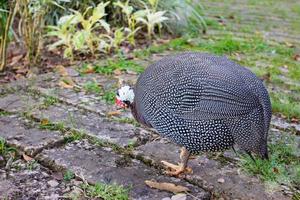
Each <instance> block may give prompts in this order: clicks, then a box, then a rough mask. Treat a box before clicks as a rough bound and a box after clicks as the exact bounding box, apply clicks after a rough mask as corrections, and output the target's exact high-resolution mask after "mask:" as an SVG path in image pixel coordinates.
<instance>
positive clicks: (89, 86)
mask: <svg viewBox="0 0 300 200" xmlns="http://www.w3.org/2000/svg"><path fill="white" fill-rule="evenodd" d="M83 88H84V90H85V91H86V92H87V93H94V94H99V93H100V92H102V88H101V87H100V86H99V85H98V83H97V82H96V81H87V82H86V83H85V84H84V85H83Z"/></svg>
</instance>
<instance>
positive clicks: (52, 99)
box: [43, 96, 59, 108]
mask: <svg viewBox="0 0 300 200" xmlns="http://www.w3.org/2000/svg"><path fill="white" fill-rule="evenodd" d="M58 102H59V100H58V99H57V98H56V97H52V96H46V97H45V99H44V101H43V107H45V108H47V107H49V106H51V105H54V104H56V103H58Z"/></svg>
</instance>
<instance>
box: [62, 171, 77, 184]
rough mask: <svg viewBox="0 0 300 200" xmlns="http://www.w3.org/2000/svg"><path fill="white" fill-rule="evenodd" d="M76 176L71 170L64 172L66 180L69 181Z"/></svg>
mask: <svg viewBox="0 0 300 200" xmlns="http://www.w3.org/2000/svg"><path fill="white" fill-rule="evenodd" d="M74 178H75V174H74V172H72V171H71V170H67V171H65V173H64V181H67V182H69V181H71V180H72V179H74Z"/></svg>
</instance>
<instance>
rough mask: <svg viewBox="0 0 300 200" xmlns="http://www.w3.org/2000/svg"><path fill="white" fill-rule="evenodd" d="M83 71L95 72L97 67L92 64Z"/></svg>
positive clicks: (86, 72) (87, 72)
mask: <svg viewBox="0 0 300 200" xmlns="http://www.w3.org/2000/svg"><path fill="white" fill-rule="evenodd" d="M82 72H83V73H85V74H91V73H94V72H95V69H94V67H93V66H92V65H88V66H87V67H86V68H85V69H84V70H83V71H82Z"/></svg>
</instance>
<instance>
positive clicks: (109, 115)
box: [106, 110, 121, 117]
mask: <svg viewBox="0 0 300 200" xmlns="http://www.w3.org/2000/svg"><path fill="white" fill-rule="evenodd" d="M120 114H121V112H120V111H118V110H116V111H110V112H107V114H106V115H107V116H108V117H111V116H116V115H120Z"/></svg>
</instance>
